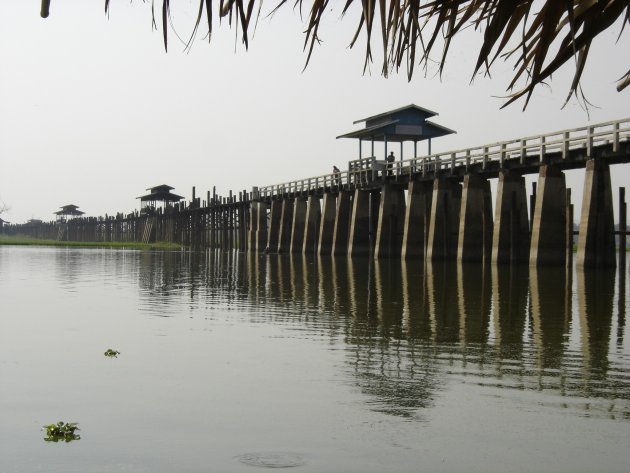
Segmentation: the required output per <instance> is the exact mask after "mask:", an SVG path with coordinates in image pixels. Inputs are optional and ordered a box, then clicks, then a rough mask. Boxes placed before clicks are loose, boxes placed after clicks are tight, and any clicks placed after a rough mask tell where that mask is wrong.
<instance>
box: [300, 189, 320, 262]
mask: <svg viewBox="0 0 630 473" xmlns="http://www.w3.org/2000/svg"><path fill="white" fill-rule="evenodd" d="M321 216H322V210H321V208H320V206H319V196H317V195H310V196H309V197H308V200H307V201H306V220H305V222H304V243H303V245H302V253H317V242H318V236H319V224H320V219H321Z"/></svg>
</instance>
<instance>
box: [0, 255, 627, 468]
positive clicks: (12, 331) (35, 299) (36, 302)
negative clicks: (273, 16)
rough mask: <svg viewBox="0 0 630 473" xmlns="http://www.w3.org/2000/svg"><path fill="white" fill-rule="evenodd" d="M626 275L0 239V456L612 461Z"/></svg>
mask: <svg viewBox="0 0 630 473" xmlns="http://www.w3.org/2000/svg"><path fill="white" fill-rule="evenodd" d="M628 279H629V278H628V277H627V272H624V271H622V272H621V273H619V272H610V273H598V274H597V275H593V274H589V273H586V274H585V273H583V272H579V271H573V272H572V273H571V274H569V275H568V276H567V275H566V274H565V272H564V271H556V270H545V271H537V272H536V271H530V270H529V269H528V268H517V269H512V270H510V269H509V268H486V269H484V268H483V267H481V266H470V267H468V266H465V267H459V268H458V267H457V266H444V265H439V266H432V267H429V268H428V269H426V270H423V268H422V266H421V265H419V264H417V263H408V264H406V265H405V264H401V262H400V261H396V262H388V263H374V262H370V261H368V260H356V261H346V259H339V260H333V259H330V258H322V259H317V258H302V257H292V258H291V257H288V256H277V255H242V254H240V255H239V254H234V253H188V252H181V253H180V252H174V253H169V252H166V253H163V252H155V253H154V252H139V251H127V250H109V249H101V250H99V249H86V250H82V249H64V248H20V247H8V246H0V314H1V315H0V375H1V380H2V381H1V383H0V403H1V404H0V405H1V407H2V422H0V472H7V473H9V472H10V473H14V472H29V473H30V472H35V473H38V472H53V473H54V472H64V473H74V472H81V473H106V472H139V473H144V472H152V473H161V472H169V473H173V472H240V471H245V472H247V471H255V470H257V469H258V470H261V469H263V468H265V467H274V466H275V467H278V466H293V468H292V470H293V471H303V472H355V471H356V472H459V471H465V472H520V471H523V472H531V471H541V472H593V471H604V472H623V471H628V469H629V468H630V467H629V465H630V453H629V451H630V343H629V342H628V340H627V338H628V337H627V334H626V333H625V331H626V327H625V318H626V314H627V313H628V310H629V302H628V293H629V291H628ZM108 348H114V349H117V350H119V351H120V352H121V354H120V356H119V357H118V358H115V359H109V358H106V357H105V356H103V352H104V351H105V350H106V349H108ZM58 420H65V421H73V422H78V423H79V425H80V428H81V431H80V434H81V439H80V440H78V441H74V442H71V443H67V444H66V443H50V442H45V441H44V434H43V432H42V431H41V426H42V425H44V424H49V423H51V422H56V421H58Z"/></svg>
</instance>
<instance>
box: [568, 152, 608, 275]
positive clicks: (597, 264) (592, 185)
mask: <svg viewBox="0 0 630 473" xmlns="http://www.w3.org/2000/svg"><path fill="white" fill-rule="evenodd" d="M576 262H577V265H578V267H583V268H614V267H615V265H616V261H615V235H614V221H613V207H612V189H611V185H610V167H609V165H608V164H606V163H603V162H601V161H599V160H596V159H591V160H589V161H587V162H586V171H585V175H584V197H583V200H582V216H581V218H580V232H579V236H578V249H577V259H576Z"/></svg>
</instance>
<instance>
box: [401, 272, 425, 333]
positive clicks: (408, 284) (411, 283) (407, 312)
mask: <svg viewBox="0 0 630 473" xmlns="http://www.w3.org/2000/svg"><path fill="white" fill-rule="evenodd" d="M401 271H402V279H401V281H402V284H401V285H402V300H403V309H402V326H403V329H404V330H405V331H406V332H407V336H408V337H410V338H414V339H416V338H417V339H426V338H428V337H429V334H430V327H429V324H428V320H429V319H428V317H427V310H426V299H425V292H426V290H425V287H426V284H425V278H424V274H423V272H422V266H418V265H414V264H411V263H409V262H407V261H405V260H402V261H401Z"/></svg>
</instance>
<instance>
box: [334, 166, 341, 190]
mask: <svg viewBox="0 0 630 473" xmlns="http://www.w3.org/2000/svg"><path fill="white" fill-rule="evenodd" d="M340 173H341V171H340V170H339V168H338V167H337V166H335V165H333V174H334V175H335V178H334V180H333V182H334V183H335V184H337V186H341V174H340Z"/></svg>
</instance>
